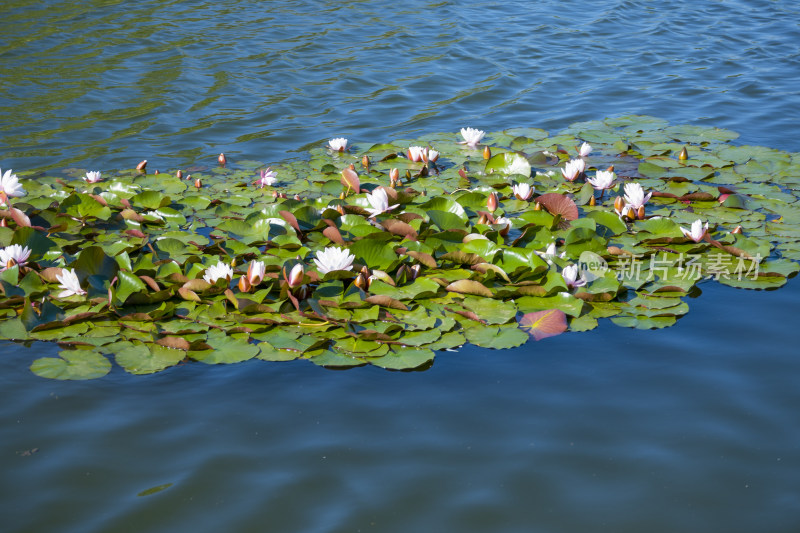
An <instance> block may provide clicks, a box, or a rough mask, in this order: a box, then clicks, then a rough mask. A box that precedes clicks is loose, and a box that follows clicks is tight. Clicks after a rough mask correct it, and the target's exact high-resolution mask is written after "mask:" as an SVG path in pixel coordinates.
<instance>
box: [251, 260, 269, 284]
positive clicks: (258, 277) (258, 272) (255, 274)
mask: <svg viewBox="0 0 800 533" xmlns="http://www.w3.org/2000/svg"><path fill="white" fill-rule="evenodd" d="M264 272H265V271H264V262H263V261H250V264H249V265H247V281H249V282H250V283H251V284H253V285H258V284H259V283H261V282H262V281H263V280H264Z"/></svg>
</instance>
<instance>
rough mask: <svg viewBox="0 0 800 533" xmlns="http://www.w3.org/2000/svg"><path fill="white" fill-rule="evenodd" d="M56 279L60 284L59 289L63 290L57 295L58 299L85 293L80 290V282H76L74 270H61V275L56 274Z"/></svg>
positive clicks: (76, 277)
mask: <svg viewBox="0 0 800 533" xmlns="http://www.w3.org/2000/svg"><path fill="white" fill-rule="evenodd" d="M56 279H57V280H58V282H59V283H60V284H61V288H62V289H64V290H63V291H61V292H60V293H59V294H58V297H59V298H66V297H68V296H72V295H75V296H79V295H83V294H86V291H85V290H83V289H81V282H80V281H78V275H77V274H76V273H75V270H72V269H66V268H62V269H61V274H57V275H56Z"/></svg>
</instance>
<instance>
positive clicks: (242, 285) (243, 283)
mask: <svg viewBox="0 0 800 533" xmlns="http://www.w3.org/2000/svg"><path fill="white" fill-rule="evenodd" d="M251 286H252V285H250V280H249V279H247V276H242V277H241V278H239V290H240V291H242V292H248V291H249V290H250V287H251Z"/></svg>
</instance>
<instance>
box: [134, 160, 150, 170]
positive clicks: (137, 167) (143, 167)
mask: <svg viewBox="0 0 800 533" xmlns="http://www.w3.org/2000/svg"><path fill="white" fill-rule="evenodd" d="M146 167H147V159H145V160H143V161H142V162H141V163H139V164H138V165H136V170H144V169H145V168H146Z"/></svg>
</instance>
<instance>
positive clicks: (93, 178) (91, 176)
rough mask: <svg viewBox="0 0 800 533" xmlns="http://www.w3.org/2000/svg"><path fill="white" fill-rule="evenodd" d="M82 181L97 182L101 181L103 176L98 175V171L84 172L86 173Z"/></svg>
mask: <svg viewBox="0 0 800 533" xmlns="http://www.w3.org/2000/svg"><path fill="white" fill-rule="evenodd" d="M83 181H85V182H86V183H97V182H98V181H103V178H102V177H100V172H98V171H91V172H87V173H86V175H85V176H84V177H83Z"/></svg>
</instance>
